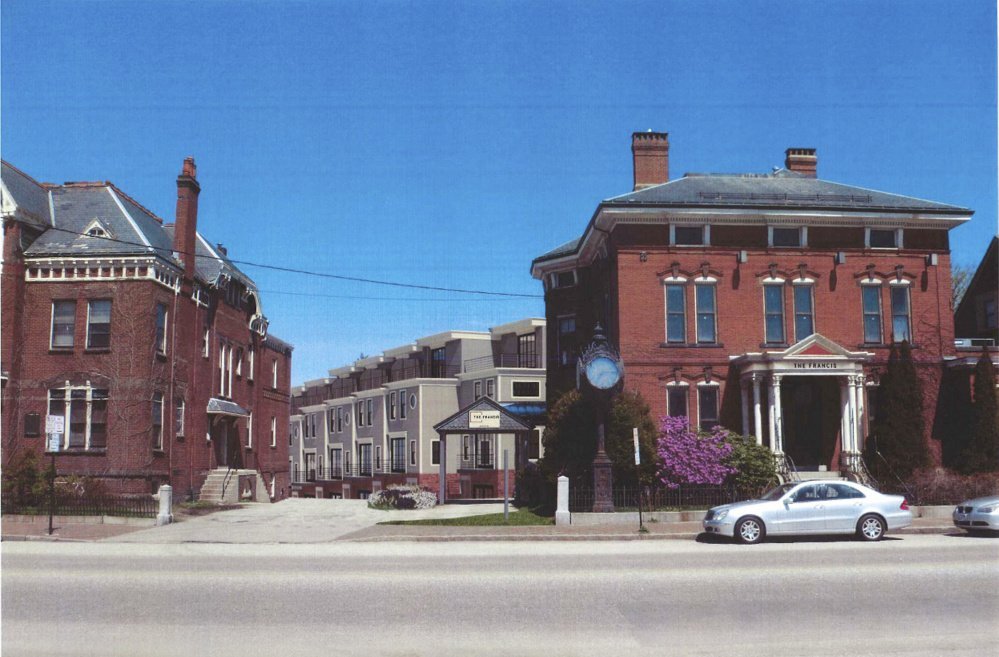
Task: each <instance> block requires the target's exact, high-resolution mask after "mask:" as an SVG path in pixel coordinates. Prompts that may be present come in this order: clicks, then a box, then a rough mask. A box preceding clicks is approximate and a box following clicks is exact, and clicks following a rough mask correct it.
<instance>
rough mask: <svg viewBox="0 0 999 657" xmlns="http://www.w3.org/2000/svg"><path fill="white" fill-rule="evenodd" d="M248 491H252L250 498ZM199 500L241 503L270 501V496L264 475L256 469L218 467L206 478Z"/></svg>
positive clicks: (217, 502) (218, 502) (215, 502)
mask: <svg viewBox="0 0 999 657" xmlns="http://www.w3.org/2000/svg"><path fill="white" fill-rule="evenodd" d="M247 492H249V493H250V498H249V499H248V498H247V496H246V494H247ZM198 501H200V502H209V503H212V504H239V503H240V502H268V501H270V497H269V495H268V491H267V486H266V485H265V484H264V479H263V477H261V476H260V473H258V472H257V471H256V470H228V469H226V468H216V469H214V470H212V471H211V472H209V473H208V477H206V478H205V483H204V484H203V485H202V486H201V493H200V494H199V495H198Z"/></svg>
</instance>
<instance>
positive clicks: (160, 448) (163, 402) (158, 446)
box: [66, 391, 166, 452]
mask: <svg viewBox="0 0 999 657" xmlns="http://www.w3.org/2000/svg"><path fill="white" fill-rule="evenodd" d="M156 395H159V396H160V433H159V435H158V436H157V437H156V443H155V444H153V450H154V451H157V452H162V451H163V425H164V417H163V410H164V409H163V407H164V406H166V396H165V395H164V394H163V393H162V392H159V391H156V392H154V393H153V401H154V402H155V401H156ZM87 402H88V403H87V440H86V443H87V446H88V447H89V445H90V403H89V402H90V392H89V391H88V392H87ZM150 415H152V413H150ZM153 426H155V425H153ZM66 435H67V436H68V435H69V432H68V431H67V432H66Z"/></svg>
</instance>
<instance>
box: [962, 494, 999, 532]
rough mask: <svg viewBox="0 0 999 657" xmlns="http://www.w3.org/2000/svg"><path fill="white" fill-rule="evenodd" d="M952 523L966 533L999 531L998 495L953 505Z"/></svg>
mask: <svg viewBox="0 0 999 657" xmlns="http://www.w3.org/2000/svg"><path fill="white" fill-rule="evenodd" d="M954 525H955V526H957V527H960V528H961V529H966V530H968V533H977V532H997V531H999V495H993V496H991V497H979V498H976V499H973V500H968V501H967V502H961V503H960V504H958V505H957V506H956V507H954Z"/></svg>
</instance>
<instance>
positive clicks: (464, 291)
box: [48, 226, 543, 299]
mask: <svg viewBox="0 0 999 657" xmlns="http://www.w3.org/2000/svg"><path fill="white" fill-rule="evenodd" d="M48 230H54V231H58V232H61V233H69V234H70V235H77V236H80V237H87V238H90V239H100V240H106V241H108V242H115V243H117V244H126V245H128V246H138V247H140V248H144V249H150V250H153V251H157V252H160V253H164V252H165V253H167V254H173V253H177V254H179V255H193V256H194V257H195V258H208V259H209V260H216V261H218V260H220V259H219V258H216V257H215V256H212V255H199V254H198V253H193V254H191V253H188V252H186V251H175V250H174V249H173V248H172V247H171V248H166V247H162V246H152V245H147V244H140V243H139V242H131V241H129V240H122V239H118V238H115V237H110V236H106V235H88V234H86V233H80V232H78V231H75V230H69V229H68V228H59V227H57V226H50V227H49V228H48ZM226 260H228V261H229V262H231V263H233V264H239V265H245V266H247V267H257V268H259V269H269V270H272V271H280V272H285V273H288V274H301V275H303V276H315V277H317V278H329V279H333V280H339V281H351V282H353V283H368V284H371V285H385V286H389V287H402V288H408V289H412V290H430V291H434V292H458V293H461V294H481V295H485V296H494V297H508V298H521V299H541V298H543V297H542V296H541V295H539V294H522V293H517V292H493V291H490V290H470V289H465V288H457V287H442V286H436V285H419V284H416V283H400V282H398V281H383V280H379V279H375V278H362V277H359V276H344V275H341V274H329V273H326V272H317V271H310V270H308V269H297V268H294V267H281V266H278V265H268V264H264V263H260V262H252V261H249V260H235V259H233V258H229V257H228V256H226Z"/></svg>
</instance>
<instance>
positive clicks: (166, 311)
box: [87, 303, 170, 356]
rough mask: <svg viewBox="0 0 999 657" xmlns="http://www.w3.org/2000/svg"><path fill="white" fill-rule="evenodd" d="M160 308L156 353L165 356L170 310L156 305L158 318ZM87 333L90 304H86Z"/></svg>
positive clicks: (88, 329)
mask: <svg viewBox="0 0 999 657" xmlns="http://www.w3.org/2000/svg"><path fill="white" fill-rule="evenodd" d="M160 308H163V340H162V341H161V342H160V343H158V344H157V345H156V353H157V354H160V355H161V356H165V355H166V352H167V343H168V342H169V340H168V338H167V336H168V334H169V332H170V308H168V307H167V305H166V304H165V303H157V304H156V314H157V317H158V316H159V312H160ZM87 332H88V333H89V332H90V304H89V303H88V304H87Z"/></svg>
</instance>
